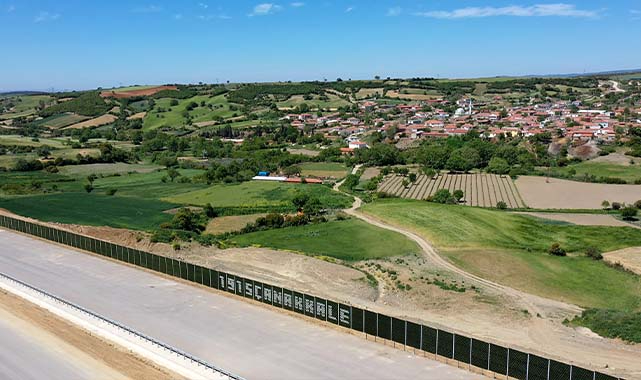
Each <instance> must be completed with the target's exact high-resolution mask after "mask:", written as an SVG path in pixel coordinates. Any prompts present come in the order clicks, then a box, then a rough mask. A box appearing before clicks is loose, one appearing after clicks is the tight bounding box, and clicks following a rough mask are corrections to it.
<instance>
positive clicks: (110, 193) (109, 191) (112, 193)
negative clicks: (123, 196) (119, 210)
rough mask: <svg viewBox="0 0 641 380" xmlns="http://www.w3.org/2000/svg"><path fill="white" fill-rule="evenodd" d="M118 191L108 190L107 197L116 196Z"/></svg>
mask: <svg viewBox="0 0 641 380" xmlns="http://www.w3.org/2000/svg"><path fill="white" fill-rule="evenodd" d="M117 191H118V189H109V190H107V195H115V194H116V192H117Z"/></svg>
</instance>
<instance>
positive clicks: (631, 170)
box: [555, 161, 641, 183]
mask: <svg viewBox="0 0 641 380" xmlns="http://www.w3.org/2000/svg"><path fill="white" fill-rule="evenodd" d="M570 169H574V170H575V171H576V176H577V177H581V176H583V175H584V174H588V175H594V176H596V177H616V178H621V179H624V180H626V181H627V182H628V183H634V181H636V180H638V179H641V165H640V164H636V165H629V166H626V165H617V164H612V163H607V162H590V161H585V162H581V163H579V164H576V165H569V166H565V167H563V168H557V169H555V171H557V172H560V173H563V174H568V172H569V170H570Z"/></svg>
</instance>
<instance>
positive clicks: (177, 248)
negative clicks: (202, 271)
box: [171, 243, 180, 251]
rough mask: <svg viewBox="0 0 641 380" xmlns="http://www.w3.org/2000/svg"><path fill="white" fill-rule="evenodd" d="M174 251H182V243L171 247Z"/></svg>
mask: <svg viewBox="0 0 641 380" xmlns="http://www.w3.org/2000/svg"><path fill="white" fill-rule="evenodd" d="M171 247H172V248H173V249H174V251H180V243H174V244H172V245H171Z"/></svg>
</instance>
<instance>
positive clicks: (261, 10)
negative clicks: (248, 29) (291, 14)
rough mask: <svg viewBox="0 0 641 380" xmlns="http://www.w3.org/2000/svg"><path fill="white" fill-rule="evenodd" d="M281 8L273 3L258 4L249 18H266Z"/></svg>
mask: <svg viewBox="0 0 641 380" xmlns="http://www.w3.org/2000/svg"><path fill="white" fill-rule="evenodd" d="M281 8H282V7H281V6H280V5H278V4H274V3H263V4H258V5H256V6H255V7H254V10H253V11H252V13H250V14H249V16H266V15H270V14H273V13H275V12H278V11H279V10H281Z"/></svg>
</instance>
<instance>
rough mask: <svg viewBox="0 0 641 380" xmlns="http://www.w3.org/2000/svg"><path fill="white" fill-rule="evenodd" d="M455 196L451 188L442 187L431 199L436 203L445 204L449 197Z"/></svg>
mask: <svg viewBox="0 0 641 380" xmlns="http://www.w3.org/2000/svg"><path fill="white" fill-rule="evenodd" d="M451 198H453V197H452V194H451V193H450V191H449V190H447V189H440V190H438V191H437V192H436V193H435V194H434V196H432V198H431V200H432V202H434V203H442V204H445V203H447V201H448V200H449V199H451Z"/></svg>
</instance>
